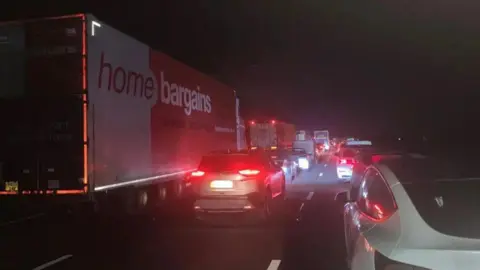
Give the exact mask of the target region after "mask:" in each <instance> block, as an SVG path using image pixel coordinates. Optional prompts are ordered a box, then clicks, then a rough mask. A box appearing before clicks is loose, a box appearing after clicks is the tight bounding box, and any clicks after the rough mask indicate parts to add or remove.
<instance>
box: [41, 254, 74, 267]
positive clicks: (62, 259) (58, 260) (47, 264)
mask: <svg viewBox="0 0 480 270" xmlns="http://www.w3.org/2000/svg"><path fill="white" fill-rule="evenodd" d="M72 256H73V255H72V254H68V255H64V256H62V257H60V258H58V259H55V260H53V261H49V262H47V263H44V264H42V265H40V266H37V267H35V268H33V270H42V269H45V268H47V267H50V266H52V265H54V264H56V263H59V262H61V261H64V260H66V259H68V258H71V257H72Z"/></svg>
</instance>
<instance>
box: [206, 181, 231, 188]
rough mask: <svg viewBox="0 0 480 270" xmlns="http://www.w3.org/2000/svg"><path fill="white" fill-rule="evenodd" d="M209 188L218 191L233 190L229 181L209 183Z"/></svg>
mask: <svg viewBox="0 0 480 270" xmlns="http://www.w3.org/2000/svg"><path fill="white" fill-rule="evenodd" d="M210 187H211V188H218V189H228V188H233V182H232V181H229V180H214V181H212V182H210Z"/></svg>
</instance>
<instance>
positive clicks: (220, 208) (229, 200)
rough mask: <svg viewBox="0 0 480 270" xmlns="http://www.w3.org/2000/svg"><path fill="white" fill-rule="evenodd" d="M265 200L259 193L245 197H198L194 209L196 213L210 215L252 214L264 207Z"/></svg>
mask: <svg viewBox="0 0 480 270" xmlns="http://www.w3.org/2000/svg"><path fill="white" fill-rule="evenodd" d="M263 202H264V198H263V197H262V196H261V194H260V193H259V192H254V193H250V194H248V195H245V196H228V195H227V196H221V195H218V196H197V197H196V198H195V200H194V203H193V207H194V209H195V212H199V213H209V214H228V213H230V214H235V213H245V212H251V211H253V210H256V209H258V208H261V207H263Z"/></svg>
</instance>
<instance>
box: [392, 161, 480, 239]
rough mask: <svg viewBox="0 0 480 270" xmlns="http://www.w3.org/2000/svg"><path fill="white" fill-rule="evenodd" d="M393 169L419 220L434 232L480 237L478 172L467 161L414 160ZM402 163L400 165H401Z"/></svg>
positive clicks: (479, 173)
mask: <svg viewBox="0 0 480 270" xmlns="http://www.w3.org/2000/svg"><path fill="white" fill-rule="evenodd" d="M415 160H416V162H415V164H407V163H408V162H399V160H397V161H391V163H394V162H396V164H397V165H396V166H393V171H394V173H395V174H396V175H397V177H398V178H399V179H400V181H402V182H403V187H404V189H405V191H406V192H407V194H408V196H409V197H410V199H411V201H412V203H413V204H414V206H415V208H416V209H417V211H418V213H419V214H420V216H421V217H422V219H423V220H424V221H425V222H426V223H427V224H428V225H429V226H430V227H432V228H433V229H435V230H436V231H438V232H441V233H444V234H447V235H452V236H458V237H469V238H480V230H479V228H480V215H478V206H479V205H480V172H479V171H478V169H477V166H475V165H474V164H471V163H470V162H468V161H465V160H464V161H460V160H455V159H450V160H442V161H440V160H434V159H429V158H425V159H415ZM402 163H403V164H402Z"/></svg>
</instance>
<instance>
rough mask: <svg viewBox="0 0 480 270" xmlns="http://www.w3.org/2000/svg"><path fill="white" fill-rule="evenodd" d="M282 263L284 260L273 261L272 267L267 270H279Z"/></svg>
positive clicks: (269, 266)
mask: <svg viewBox="0 0 480 270" xmlns="http://www.w3.org/2000/svg"><path fill="white" fill-rule="evenodd" d="M281 262H282V260H272V261H271V262H270V265H268V268H267V270H277V269H278V267H279V266H280V263H281Z"/></svg>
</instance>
